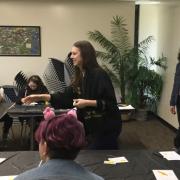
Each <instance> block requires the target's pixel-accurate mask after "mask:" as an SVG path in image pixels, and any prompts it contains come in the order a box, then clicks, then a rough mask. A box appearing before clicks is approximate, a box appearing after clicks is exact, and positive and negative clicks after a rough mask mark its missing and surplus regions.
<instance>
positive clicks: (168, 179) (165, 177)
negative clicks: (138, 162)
mask: <svg viewBox="0 0 180 180" xmlns="http://www.w3.org/2000/svg"><path fill="white" fill-rule="evenodd" d="M153 173H154V176H155V177H156V179H157V180H178V178H177V177H176V175H175V174H174V171H173V170H160V169H159V170H153Z"/></svg>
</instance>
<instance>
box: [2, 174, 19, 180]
mask: <svg viewBox="0 0 180 180" xmlns="http://www.w3.org/2000/svg"><path fill="white" fill-rule="evenodd" d="M15 177H16V175H12V176H0V180H14V178H15Z"/></svg>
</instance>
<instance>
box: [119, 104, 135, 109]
mask: <svg viewBox="0 0 180 180" xmlns="http://www.w3.org/2000/svg"><path fill="white" fill-rule="evenodd" d="M118 108H119V109H120V110H133V109H134V107H132V106H131V105H128V106H121V105H119V106H118Z"/></svg>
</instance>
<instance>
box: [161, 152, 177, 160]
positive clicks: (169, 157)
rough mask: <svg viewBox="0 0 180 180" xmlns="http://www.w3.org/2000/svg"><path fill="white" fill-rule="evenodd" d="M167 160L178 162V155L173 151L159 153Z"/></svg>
mask: <svg viewBox="0 0 180 180" xmlns="http://www.w3.org/2000/svg"><path fill="white" fill-rule="evenodd" d="M159 153H160V154H161V155H162V156H163V157H164V158H166V159H167V160H169V161H170V160H180V155H179V154H177V153H176V152H175V151H161V152H159Z"/></svg>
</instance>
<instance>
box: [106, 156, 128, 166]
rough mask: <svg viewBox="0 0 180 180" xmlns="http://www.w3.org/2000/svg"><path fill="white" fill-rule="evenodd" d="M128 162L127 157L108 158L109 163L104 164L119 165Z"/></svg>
mask: <svg viewBox="0 0 180 180" xmlns="http://www.w3.org/2000/svg"><path fill="white" fill-rule="evenodd" d="M125 162H128V160H127V159H126V158H125V157H115V158H108V161H104V164H117V163H125Z"/></svg>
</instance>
